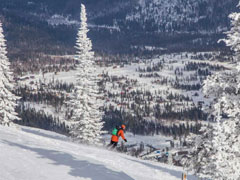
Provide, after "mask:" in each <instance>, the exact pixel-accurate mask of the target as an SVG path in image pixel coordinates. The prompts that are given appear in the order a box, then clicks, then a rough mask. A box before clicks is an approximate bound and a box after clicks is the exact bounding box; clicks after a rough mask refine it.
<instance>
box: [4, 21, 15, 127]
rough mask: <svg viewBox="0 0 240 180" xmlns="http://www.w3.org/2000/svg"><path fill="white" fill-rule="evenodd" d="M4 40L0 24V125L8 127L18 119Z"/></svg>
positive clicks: (11, 75) (11, 74)
mask: <svg viewBox="0 0 240 180" xmlns="http://www.w3.org/2000/svg"><path fill="white" fill-rule="evenodd" d="M5 42H6V40H5V38H4V35H3V28H2V23H1V22H0V124H2V125H9V124H10V123H11V122H12V121H14V120H17V119H19V118H18V117H17V113H16V112H15V108H16V106H17V104H16V101H17V100H18V97H17V96H15V95H14V94H13V92H12V91H13V88H14V85H13V73H12V72H11V70H10V62H9V60H8V57H7V48H6V43H5Z"/></svg>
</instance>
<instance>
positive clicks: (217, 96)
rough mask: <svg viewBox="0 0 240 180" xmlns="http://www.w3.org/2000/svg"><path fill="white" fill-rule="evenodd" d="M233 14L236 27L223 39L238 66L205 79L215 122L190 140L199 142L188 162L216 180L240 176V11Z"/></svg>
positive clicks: (212, 117) (195, 145) (202, 173)
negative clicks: (197, 137)
mask: <svg viewBox="0 0 240 180" xmlns="http://www.w3.org/2000/svg"><path fill="white" fill-rule="evenodd" d="M229 17H230V18H231V25H232V27H231V29H230V31H228V32H227V33H226V34H227V39H224V40H221V41H224V42H225V43H226V45H227V46H230V47H231V49H232V50H233V52H234V53H235V54H234V61H235V68H234V69H233V70H228V71H224V72H220V73H216V74H215V75H212V76H210V77H208V78H207V80H206V81H205V82H204V87H203V90H204V94H206V95H208V96H210V97H211V98H212V102H211V106H210V108H209V109H208V111H209V113H210V115H211V119H213V120H214V121H213V122H212V123H210V124H209V127H210V128H207V129H206V128H205V132H204V133H203V134H202V136H200V138H199V139H198V141H196V139H194V138H196V137H194V138H192V140H191V141H190V142H193V140H195V142H197V143H193V146H192V147H193V148H192V151H191V154H190V157H189V161H188V163H186V166H187V167H188V168H190V169H193V170H194V172H195V174H197V175H198V176H199V177H202V178H208V179H213V180H232V179H240V171H239V169H240V152H239V149H240V132H239V130H240V121H239V120H240V63H239V62H240V44H239V43H240V13H232V14H230V16H229ZM190 139H191V138H190ZM202 152H204V153H202Z"/></svg>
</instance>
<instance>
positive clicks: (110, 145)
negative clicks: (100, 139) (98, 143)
mask: <svg viewBox="0 0 240 180" xmlns="http://www.w3.org/2000/svg"><path fill="white" fill-rule="evenodd" d="M117 144H118V142H114V141H111V142H110V144H109V145H108V146H107V147H110V148H111V149H114V148H115V147H116V146H117Z"/></svg>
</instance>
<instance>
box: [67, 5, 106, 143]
mask: <svg viewBox="0 0 240 180" xmlns="http://www.w3.org/2000/svg"><path fill="white" fill-rule="evenodd" d="M88 31H89V30H88V28H87V17H86V9H85V6H84V5H83V4H82V5H81V26H80V28H79V31H78V35H77V42H76V46H75V48H76V49H77V55H76V60H77V61H78V62H79V65H78V68H77V70H78V74H77V84H76V89H75V92H74V94H73V99H72V101H71V108H72V110H73V116H72V120H73V121H74V123H73V124H74V125H73V128H72V130H71V134H72V136H73V138H74V139H75V140H77V141H79V142H81V143H86V144H99V143H100V138H101V134H102V133H103V131H102V128H103V122H102V112H101V111H100V106H101V105H102V104H101V103H102V102H101V100H100V98H99V97H100V94H99V87H98V81H99V79H98V76H97V74H96V64H95V61H94V52H93V51H92V42H91V40H90V39H89V38H88V37H87V32H88Z"/></svg>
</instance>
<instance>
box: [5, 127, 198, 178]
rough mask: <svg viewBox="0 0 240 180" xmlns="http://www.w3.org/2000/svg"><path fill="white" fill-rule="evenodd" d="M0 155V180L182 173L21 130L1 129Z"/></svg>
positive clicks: (50, 134) (175, 175)
mask: <svg viewBox="0 0 240 180" xmlns="http://www.w3.org/2000/svg"><path fill="white" fill-rule="evenodd" d="M0 151H1V153H0V159H1V162H2V163H0V174H1V177H0V179H1V180H16V179H18V180H27V179H34V180H60V179H64V180H66V179H67V180H90V179H91V180H120V179H121V180H122V179H124V180H146V179H148V180H159V177H161V179H166V180H179V179H180V178H181V173H182V169H181V168H177V167H172V166H169V165H166V164H160V163H154V162H149V161H142V160H139V159H136V158H133V157H130V156H127V155H124V154H120V153H115V152H111V151H107V150H105V149H103V148H95V147H89V146H84V145H80V144H74V143H72V142H70V141H69V139H68V138H67V137H65V136H62V135H58V134H56V133H53V132H48V131H44V130H39V129H34V128H27V127H21V126H17V128H16V127H3V126H0ZM188 179H189V180H195V179H196V178H194V177H192V176H189V177H188Z"/></svg>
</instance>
